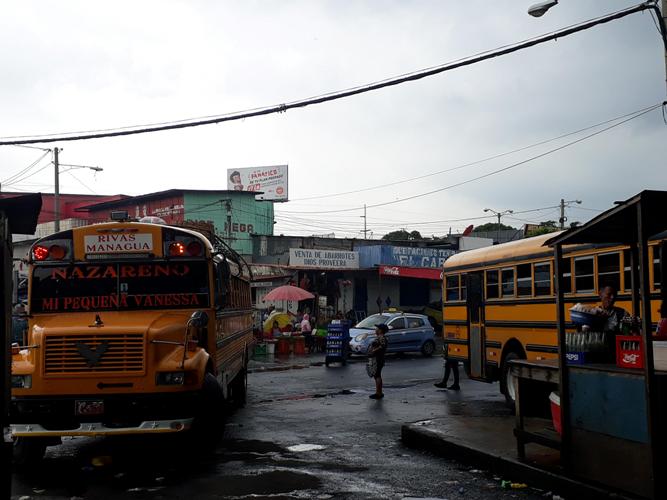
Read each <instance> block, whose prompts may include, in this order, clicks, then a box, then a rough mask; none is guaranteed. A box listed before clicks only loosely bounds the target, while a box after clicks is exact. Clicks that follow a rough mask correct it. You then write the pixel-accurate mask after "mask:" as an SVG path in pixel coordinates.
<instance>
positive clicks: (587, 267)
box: [574, 256, 595, 293]
mask: <svg viewBox="0 0 667 500" xmlns="http://www.w3.org/2000/svg"><path fill="white" fill-rule="evenodd" d="M594 268H595V257H593V256H590V257H575V258H574V291H575V292H577V293H581V292H593V291H595V274H594Z"/></svg>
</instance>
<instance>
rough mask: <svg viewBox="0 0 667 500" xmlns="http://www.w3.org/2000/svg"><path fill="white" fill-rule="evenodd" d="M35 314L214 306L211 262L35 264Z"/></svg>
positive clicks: (32, 304) (33, 275)
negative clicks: (210, 277) (211, 304)
mask: <svg viewBox="0 0 667 500" xmlns="http://www.w3.org/2000/svg"><path fill="white" fill-rule="evenodd" d="M30 298H31V301H30V312H31V313H33V314H34V313H53V312H83V311H120V310H140V309H178V308H189V307H195V308H196V307H207V306H208V305H209V284H208V265H207V262H206V261H185V262H184V261H179V262H150V263H143V262H142V263H135V262H130V263H128V262H123V263H113V262H100V263H86V264H70V265H65V266H51V265H49V266H35V267H34V268H33V270H32V287H31V297H30Z"/></svg>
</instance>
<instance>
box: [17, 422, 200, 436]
mask: <svg viewBox="0 0 667 500" xmlns="http://www.w3.org/2000/svg"><path fill="white" fill-rule="evenodd" d="M193 420H194V419H192V418H185V419H173V420H172V419H170V420H151V421H146V422H141V423H140V424H139V425H136V426H132V427H115V426H114V427H109V426H107V425H105V424H104V423H102V422H86V423H83V424H81V425H79V427H78V428H76V429H67V430H62V429H57V430H49V429H46V428H44V427H43V426H41V425H40V424H12V425H11V431H12V436H14V437H59V436H91V437H92V436H113V435H116V436H118V435H127V434H159V433H167V432H181V431H186V430H188V429H190V428H191V427H192V422H193Z"/></svg>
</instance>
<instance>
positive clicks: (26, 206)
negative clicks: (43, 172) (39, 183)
mask: <svg viewBox="0 0 667 500" xmlns="http://www.w3.org/2000/svg"><path fill="white" fill-rule="evenodd" d="M41 209H42V195H41V194H40V193H36V194H26V195H25V196H12V197H11V198H2V199H0V212H4V214H5V215H6V216H7V219H8V221H9V232H10V233H13V234H34V233H35V229H36V228H37V218H38V217H39V212H40V211H41Z"/></svg>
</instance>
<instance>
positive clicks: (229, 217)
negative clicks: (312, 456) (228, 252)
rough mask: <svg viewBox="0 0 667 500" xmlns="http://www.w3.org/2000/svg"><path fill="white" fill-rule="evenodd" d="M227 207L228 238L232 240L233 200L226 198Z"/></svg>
mask: <svg viewBox="0 0 667 500" xmlns="http://www.w3.org/2000/svg"><path fill="white" fill-rule="evenodd" d="M225 206H226V207H227V239H228V240H229V242H230V243H231V242H232V200H225Z"/></svg>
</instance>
